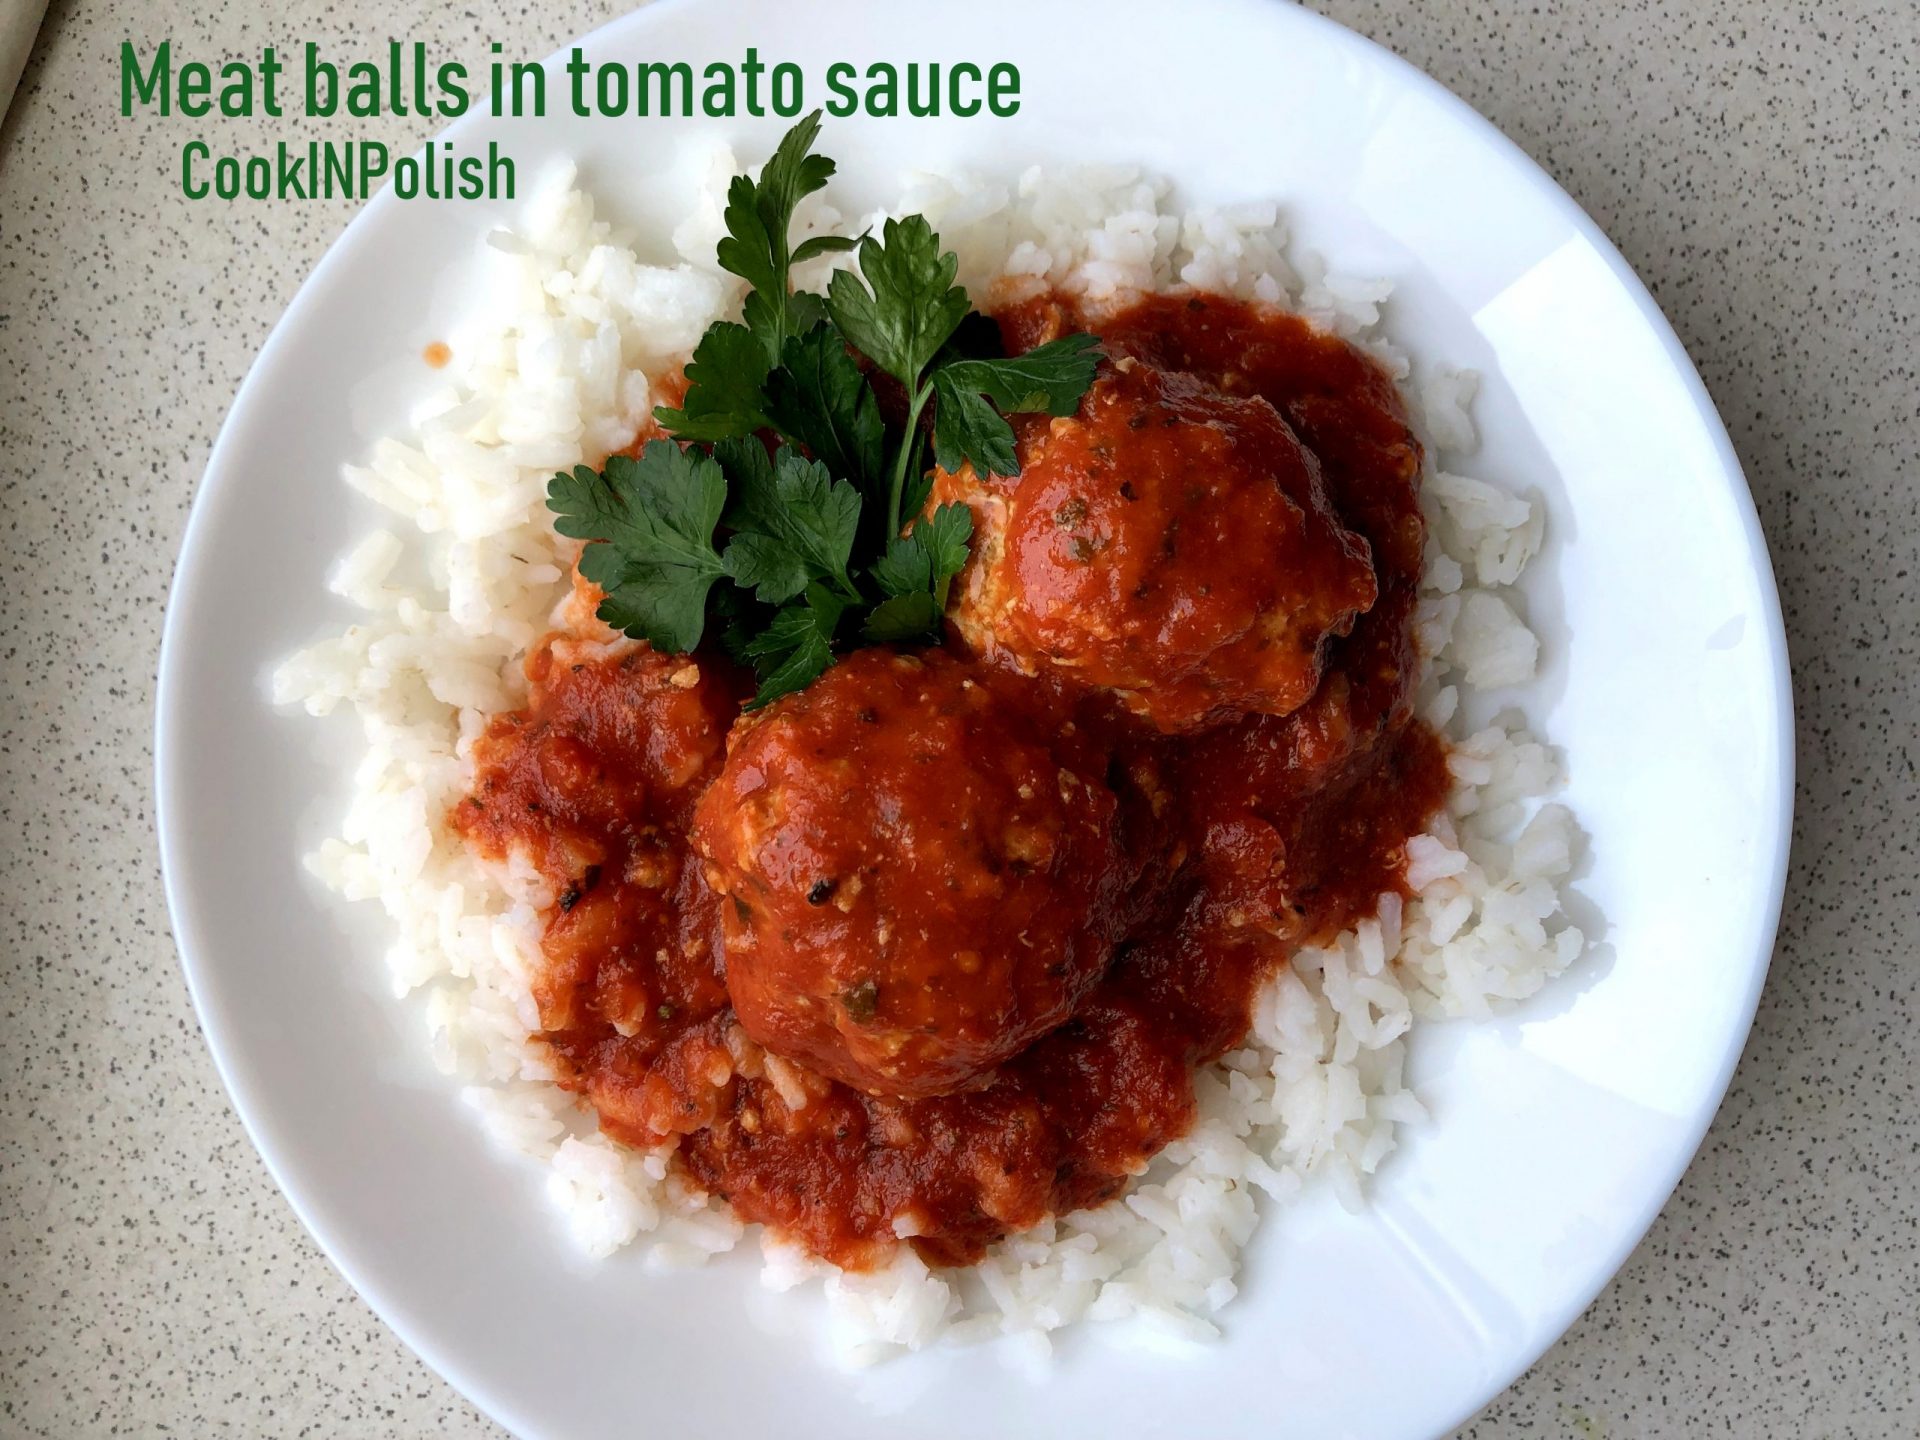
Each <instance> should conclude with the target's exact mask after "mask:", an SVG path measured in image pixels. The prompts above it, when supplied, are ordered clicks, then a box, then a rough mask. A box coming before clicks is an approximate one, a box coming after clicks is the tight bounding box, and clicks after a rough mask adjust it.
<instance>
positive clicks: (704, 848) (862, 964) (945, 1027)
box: [693, 649, 1127, 1097]
mask: <svg viewBox="0 0 1920 1440" xmlns="http://www.w3.org/2000/svg"><path fill="white" fill-rule="evenodd" d="M985 681H986V677H985V675H984V674H983V673H981V672H979V671H978V670H977V669H976V668H975V667H973V666H971V665H969V664H967V663H966V662H964V661H962V660H960V659H957V658H956V657H954V656H952V655H950V654H948V653H946V652H943V651H931V652H928V653H925V654H922V655H909V654H901V653H895V652H892V651H888V650H882V649H869V650H863V651H860V652H858V653H857V654H855V655H853V656H851V657H849V658H848V659H847V660H845V661H843V662H842V663H841V664H839V665H836V666H835V667H834V668H833V669H831V670H829V671H827V673H826V674H825V675H823V676H822V677H821V678H820V679H819V680H816V681H815V682H814V683H813V684H812V685H811V686H810V687H809V688H808V689H806V690H804V691H802V692H800V693H799V694H796V695H789V696H787V697H786V698H784V699H782V700H780V701H778V702H777V703H776V704H774V705H772V706H770V707H769V708H768V709H767V710H766V711H765V712H763V713H762V714H759V715H753V716H749V717H747V718H746V719H744V720H743V721H742V722H741V723H740V724H739V725H738V726H736V727H735V730H734V734H733V736H732V737H731V738H730V740H729V744H728V755H727V759H726V763H725V765H724V766H723V767H722V769H721V772H720V774H719V776H718V778H717V779H715V781H714V782H713V785H712V787H711V788H710V789H709V790H708V791H707V792H706V794H705V795H704V796H702V797H701V800H700V804H699V806H698V807H697V809H696V811H695V815H694V826H693V843H694V847H695V849H696V850H698V851H699V853H700V854H701V855H702V856H703V857H704V858H705V860H706V862H707V865H706V876H707V883H708V884H709V885H711V886H712V887H713V888H714V889H715V890H717V891H719V892H721V894H722V895H723V896H725V897H726V898H725V900H724V902H723V904H722V914H723V917H724V925H725V930H724V935H725V942H726V968H727V989H728V991H729V993H730V994H731V996H732V998H733V1005H734V1009H735V1011H736V1013H737V1014H738V1016H739V1019H740V1023H741V1024H742V1025H743V1026H744V1027H745V1028H746V1031H747V1033H748V1034H749V1035H750V1036H752V1037H753V1039H755V1040H756V1041H758V1042H759V1043H760V1044H761V1045H764V1046H765V1047H766V1048H767V1049H769V1050H771V1051H773V1052H775V1053H776V1054H779V1055H783V1056H786V1057H787V1058H789V1059H792V1060H796V1061H798V1062H800V1063H802V1064H804V1065H807V1066H810V1067H811V1068H813V1069H814V1070H816V1071H819V1072H820V1073H822V1074H825V1075H829V1076H832V1077H833V1078H835V1079H838V1080H842V1081H844V1082H846V1083H847V1084H849V1085H852V1086H854V1087H856V1088H858V1089H861V1090H864V1091H866V1092H868V1093H869V1094H874V1095H894V1096H907V1097H915V1096H925V1095H936V1094H943V1093H947V1092H950V1091H953V1090H956V1089H960V1088H963V1087H966V1086H967V1085H968V1084H969V1082H971V1081H974V1080H976V1079H977V1078H979V1077H981V1076H983V1075H984V1074H986V1073H987V1072H988V1071H990V1070H991V1069H992V1068H993V1067H994V1066H995V1065H997V1064H999V1063H1000V1062H1001V1061H1003V1060H1006V1059H1007V1058H1008V1057H1010V1056H1012V1055H1013V1054H1015V1053H1016V1052H1018V1051H1019V1050H1021V1049H1022V1048H1024V1047H1025V1046H1026V1045H1027V1044H1029V1043H1030V1042H1031V1041H1032V1040H1034V1039H1035V1038H1036V1037H1037V1036H1039V1035H1041V1034H1043V1033H1045V1032H1046V1031H1048V1030H1050V1029H1052V1028H1053V1027H1055V1026H1057V1025H1059V1024H1060V1023H1061V1022H1062V1021H1064V1020H1066V1019H1067V1017H1068V1016H1069V1015H1070V1014H1071V1013H1072V1011H1073V1008H1074V1006H1075V1005H1076V1004H1077V1003H1078V1002H1079V1001H1080V999H1081V998H1082V997H1083V996H1084V995H1085V994H1086V992H1087V991H1088V990H1089V989H1090V988H1091V987H1092V985H1093V984H1094V982H1095V981H1096V980H1097V979H1098V978H1099V977H1100V975H1101V973H1102V972H1103V971H1104V970H1105V968H1106V965H1107V962H1108V960H1109V958H1110V956H1111V953H1112V949H1113V942H1114V939H1115V938H1116V934H1117V931H1118V929H1119V923H1120V922H1119V918H1118V909H1119V903H1120V899H1121V896H1122V895H1123V893H1124V891H1125V889H1126V887H1127V880H1126V875H1125V873H1124V871H1125V865H1124V862H1123V861H1122V860H1121V858H1120V857H1121V848H1120V845H1119V843H1118V841H1117V840H1116V837H1115V834H1114V829H1115V827H1114V818H1115V810H1116V808H1117V802H1116V800H1115V798H1114V795H1113V793H1112V791H1110V790H1109V789H1108V788H1107V786H1106V785H1105V784H1104V783H1102V779H1101V776H1102V773H1103V770H1102V766H1103V764H1104V761H1103V760H1101V759H1100V758H1099V757H1097V756H1096V755H1094V754H1092V753H1090V752H1089V753H1086V754H1078V755H1076V754H1075V753H1073V751H1072V749H1071V747H1072V746H1073V745H1074V743H1075V738H1076V737H1075V736H1074V735H1073V734H1072V733H1069V735H1068V736H1067V738H1066V739H1065V740H1064V741H1060V742H1058V743H1049V739H1048V735H1049V731H1048V729H1047V728H1046V727H1044V726H1043V724H1042V722H1041V721H1040V720H1039V718H1038V717H1036V716H1033V715H1030V714H1028V713H1027V712H1025V711H1024V710H1023V709H1022V708H1020V707H1019V706H1017V705H1015V704H1014V703H1013V702H1011V701H1010V700H1009V699H1008V698H1007V697H1005V696H1004V695H1002V694H1000V693H997V692H996V691H995V690H994V689H993V688H991V687H990V685H989V684H987V683H985ZM1065 728H1067V729H1068V730H1069V731H1070V732H1071V727H1065Z"/></svg>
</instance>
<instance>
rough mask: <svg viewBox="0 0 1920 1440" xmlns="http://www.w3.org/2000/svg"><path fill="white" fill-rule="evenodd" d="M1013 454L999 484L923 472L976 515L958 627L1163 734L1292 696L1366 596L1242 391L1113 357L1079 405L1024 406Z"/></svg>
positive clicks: (1305, 469)
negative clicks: (1016, 471)
mask: <svg viewBox="0 0 1920 1440" xmlns="http://www.w3.org/2000/svg"><path fill="white" fill-rule="evenodd" d="M1018 454H1019V458H1020V463H1021V473H1020V475H1019V477H1018V478H1017V479H1014V480H1007V479H1003V478H999V477H988V478H986V479H985V480H982V479H981V478H980V477H979V476H977V475H976V474H975V473H974V472H973V470H972V469H971V467H966V468H963V469H962V470H961V471H959V472H958V473H957V474H948V473H944V472H943V473H940V474H938V475H936V477H935V480H934V492H933V496H934V500H935V502H936V503H943V502H949V501H964V502H966V503H967V504H969V505H970V506H971V507H972V508H973V511H974V531H975V547H974V557H973V560H972V562H971V564H970V565H969V568H968V572H967V574H966V576H965V577H964V579H963V582H962V590H961V598H960V600H959V603H958V604H957V606H956V607H955V609H954V612H953V617H952V618H953V620H954V623H955V626H956V628H957V629H958V630H959V631H960V633H961V636H962V638H964V639H965V640H966V641H967V642H968V643H969V645H971V646H972V647H973V648H974V649H975V650H976V651H982V652H986V653H989V654H998V655H1001V656H1004V657H1006V658H1010V659H1011V660H1012V661H1013V662H1014V663H1016V664H1017V665H1019V666H1020V667H1021V668H1022V669H1025V670H1027V671H1029V672H1033V671H1036V670H1039V669H1041V668H1043V667H1051V668H1054V669H1056V670H1058V671H1061V672H1063V673H1065V674H1068V675H1071V676H1072V677H1073V678H1074V679H1076V680H1078V681H1079V682H1081V683H1083V684H1086V685H1091V686H1096V687H1103V688H1106V689H1110V690H1112V691H1113V692H1115V694H1116V696H1117V698H1118V699H1119V700H1120V702H1121V703H1122V704H1124V705H1125V706H1126V707H1127V708H1128V709H1129V710H1131V711H1133V712H1134V713H1135V714H1137V715H1140V716H1142V717H1144V718H1145V719H1147V720H1149V721H1151V722H1152V723H1153V724H1154V725H1155V726H1156V727H1157V728H1159V729H1160V730H1162V731H1169V732H1178V731H1187V730H1193V729H1197V728H1200V727H1202V726H1205V725H1207V724H1209V723H1212V722H1214V721H1217V720H1220V719H1223V718H1227V717H1229V716H1234V715H1240V714H1245V713H1248V712H1257V713H1264V714H1274V715H1283V714H1286V713H1288V712H1290V711H1292V710H1294V709H1296V708H1297V707H1298V706H1300V705H1302V704H1303V703H1305V702H1306V700H1307V699H1308V697H1309V696H1311V695H1312V694H1313V692H1314V690H1315V688H1316V687H1317V686H1318V685H1319V683H1320V673H1321V667H1322V664H1323V663H1324V651H1325V646H1326V642H1327V641H1328V639H1329V638H1330V637H1333V636H1338V635H1344V634H1346V633H1347V632H1348V631H1349V630H1350V629H1351V628H1352V626H1353V621H1354V617H1355V616H1357V615H1359V614H1360V613H1362V612H1363V611H1365V610H1367V609H1368V608H1369V607H1370V606H1371V605H1372V604H1373V602H1374V598H1375V594H1376V590H1375V582H1374V572H1373V565H1372V556H1371V553H1370V551H1369V549H1368V546H1367V542H1366V541H1365V540H1364V539H1363V538H1361V537H1360V536H1359V535H1356V534H1355V533H1353V532H1352V531H1351V530H1349V529H1347V528H1346V526H1345V525H1343V524H1342V523H1341V521H1340V519H1339V518H1338V516H1337V515H1336V514H1335V513H1334V511H1333V508H1332V507H1331V505H1330V504H1329V503H1328V501H1327V497H1326V495H1325V494H1324V493H1323V489H1322V484H1321V477H1320V467H1319V462H1318V461H1317V460H1316V459H1315V458H1314V456H1313V454H1312V453H1311V452H1310V451H1309V450H1307V449H1306V448H1305V447H1304V446H1303V445H1302V444H1301V443H1300V441H1299V439H1298V438H1297V437H1296V436H1295V434H1294V432H1293V431H1292V430H1291V429H1290V428H1289V427H1288V425H1287V422H1286V421H1285V420H1283V419H1281V417H1280V415H1279V413H1278V412H1277V411H1276V410H1275V409H1274V408H1273V406H1272V405H1271V404H1270V403H1268V402H1267V401H1266V400H1265V399H1262V398H1260V397H1258V396H1240V395H1228V394H1223V393H1222V392H1221V391H1220V390H1218V389H1216V388H1215V387H1213V386H1212V385H1209V384H1208V383H1207V382H1206V381H1204V380H1201V379H1198V378H1196V377H1194V376H1191V375H1186V374H1176V373H1171V372H1168V371H1163V370H1160V369H1157V368H1155V367H1153V366H1151V365H1148V364H1145V363H1143V362H1141V361H1139V360H1135V359H1132V358H1123V359H1121V360H1119V361H1118V362H1116V363H1115V364H1114V365H1113V366H1112V368H1111V369H1110V370H1108V371H1107V373H1105V374H1104V375H1103V376H1102V377H1101V378H1100V379H1099V380H1098V381H1096V382H1095V384H1094V387H1093V389H1092V390H1090V391H1089V392H1088V393H1087V396H1086V398H1085V399H1084V400H1083V401H1082V402H1081V405H1080V409H1079V411H1078V413H1077V414H1074V415H1071V416H1066V417H1062V418H1059V419H1054V420H1051V421H1049V420H1047V419H1045V418H1044V417H1042V418H1028V419H1023V420H1022V422H1021V428H1020V431H1019V434H1018ZM1251 557H1258V560H1257V562H1255V561H1253V559H1252V558H1251Z"/></svg>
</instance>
